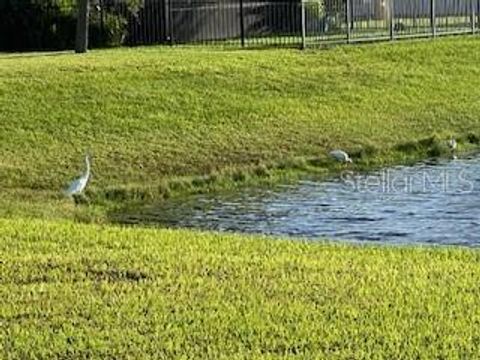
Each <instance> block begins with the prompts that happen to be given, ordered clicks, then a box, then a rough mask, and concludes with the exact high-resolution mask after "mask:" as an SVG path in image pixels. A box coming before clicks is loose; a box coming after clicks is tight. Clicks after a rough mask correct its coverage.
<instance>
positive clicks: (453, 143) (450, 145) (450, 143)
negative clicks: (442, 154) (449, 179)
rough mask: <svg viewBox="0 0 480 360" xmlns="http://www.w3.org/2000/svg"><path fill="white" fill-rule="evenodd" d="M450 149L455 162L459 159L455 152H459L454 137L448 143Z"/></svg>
mask: <svg viewBox="0 0 480 360" xmlns="http://www.w3.org/2000/svg"><path fill="white" fill-rule="evenodd" d="M447 145H448V147H449V148H450V150H451V151H452V158H453V160H455V159H456V158H457V155H455V150H457V140H455V139H454V138H453V137H452V138H451V139H450V140H448V143H447Z"/></svg>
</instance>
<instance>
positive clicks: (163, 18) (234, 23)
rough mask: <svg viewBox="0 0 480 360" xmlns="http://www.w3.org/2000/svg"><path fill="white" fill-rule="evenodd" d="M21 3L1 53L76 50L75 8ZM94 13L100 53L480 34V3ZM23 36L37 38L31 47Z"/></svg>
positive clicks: (334, 2) (183, 6) (0, 21)
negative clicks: (115, 48)
mask: <svg viewBox="0 0 480 360" xmlns="http://www.w3.org/2000/svg"><path fill="white" fill-rule="evenodd" d="M18 1H20V0H0V50H11V49H15V48H17V49H24V48H25V49H29V48H69V47H70V48H71V47H72V46H73V45H72V44H73V41H74V29H75V17H76V14H75V13H76V4H75V2H74V1H75V0H62V2H61V3H60V2H59V1H60V0H44V1H40V2H38V0H37V1H36V0H30V1H33V2H28V1H29V0H22V2H21V3H19V2H18ZM35 1H36V2H35ZM45 1H47V2H45ZM69 1H70V2H69ZM29 7H30V8H29ZM90 9H91V10H90V39H91V41H90V43H91V45H92V46H94V47H95V46H117V45H130V46H135V45H146V44H172V45H173V44H192V43H215V44H221V45H232V46H246V47H253V46H272V45H288V46H298V47H306V46H314V45H320V44H324V43H339V42H357V41H374V40H389V39H390V40H393V39H399V38H407V37H426V36H432V37H434V36H440V35H445V34H461V33H476V32H477V28H478V25H479V21H480V16H479V14H480V0H304V1H301V0H296V1H295V0H279V1H258V0H257V1H255V0H91V5H90ZM2 14H3V17H4V18H2ZM12 14H14V15H15V14H17V17H18V19H17V20H15V16H12ZM18 14H20V15H18ZM19 19H20V20H21V21H20V22H21V23H22V25H21V26H23V28H22V29H21V31H18V29H17V30H15V27H19V26H20V25H19V23H18V21H19ZM15 21H17V23H15ZM9 24H10V25H9ZM9 26H10V27H9ZM2 33H3V34H7V36H5V39H6V41H5V39H3V40H2ZM19 34H23V36H24V37H25V36H26V37H27V38H29V37H31V36H32V34H37V35H35V36H36V38H35V39H33V40H32V39H30V38H29V41H31V42H32V43H33V46H32V44H23V45H24V46H22V41H23V42H25V39H23V38H22V35H19ZM58 38H60V40H59V39H58ZM54 39H55V40H56V43H55V45H52V42H53V41H54ZM49 42H50V43H49Z"/></svg>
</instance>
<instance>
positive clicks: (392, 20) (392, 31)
mask: <svg viewBox="0 0 480 360" xmlns="http://www.w3.org/2000/svg"><path fill="white" fill-rule="evenodd" d="M388 3H389V4H388V6H389V7H390V8H389V13H390V40H392V41H393V40H395V0H389V2H388Z"/></svg>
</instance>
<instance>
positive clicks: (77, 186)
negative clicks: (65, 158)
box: [66, 154, 90, 196]
mask: <svg viewBox="0 0 480 360" xmlns="http://www.w3.org/2000/svg"><path fill="white" fill-rule="evenodd" d="M85 165H86V169H85V172H84V173H83V175H82V176H80V177H79V178H78V179H75V180H73V181H72V183H71V184H70V186H69V187H68V189H67V191H66V194H67V195H68V196H75V195H80V194H81V193H82V192H83V191H84V190H85V188H86V187H87V184H88V180H89V179H90V156H89V155H88V154H87V155H85Z"/></svg>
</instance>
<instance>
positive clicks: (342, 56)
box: [0, 37, 480, 214]
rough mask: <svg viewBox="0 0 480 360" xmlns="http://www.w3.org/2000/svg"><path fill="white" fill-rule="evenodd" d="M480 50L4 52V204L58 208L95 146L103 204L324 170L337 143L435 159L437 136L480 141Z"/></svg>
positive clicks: (366, 154) (468, 40)
mask: <svg viewBox="0 0 480 360" xmlns="http://www.w3.org/2000/svg"><path fill="white" fill-rule="evenodd" d="M479 51H480V39H479V38H477V37H465V38H459V37H457V38H451V39H442V40H438V41H437V40H436V41H420V42H408V43H407V42H405V43H398V44H379V45H378V44H377V45H364V46H358V47H338V48H333V49H330V50H325V51H305V52H301V51H298V50H280V49H272V50H251V51H232V50H224V49H218V48H217V49H207V48H199V47H195V48H188V47H186V48H182V47H180V48H165V47H158V48H155V47H153V48H135V49H115V50H99V51H92V52H90V53H89V54H87V55H85V56H76V55H73V54H53V55H47V54H38V55H35V54H32V55H27V56H23V55H18V56H15V55H13V56H12V55H0V109H1V111H0V124H1V126H0V153H1V154H2V156H1V159H0V189H2V196H1V198H2V199H1V200H0V201H2V202H3V203H4V204H7V206H4V207H3V209H6V208H14V207H15V206H14V205H15V204H16V205H17V207H20V208H21V204H26V203H28V206H27V208H28V207H31V208H33V207H36V208H37V211H36V214H39V213H42V211H43V212H47V213H48V212H49V211H50V210H48V209H44V208H43V207H44V204H45V203H46V202H48V201H50V203H52V202H53V201H54V199H57V200H58V196H59V194H60V192H61V190H62V189H63V188H64V187H65V186H66V184H67V183H68V181H69V180H71V179H72V177H74V176H76V175H77V174H78V173H79V172H80V171H81V170H82V167H83V155H84V153H85V152H86V151H87V150H89V151H91V153H92V154H93V157H94V165H93V178H92V183H91V185H90V197H91V199H92V200H93V201H94V202H95V201H97V200H98V199H102V198H111V199H114V200H118V199H120V200H123V199H125V198H129V197H132V196H133V197H135V195H136V194H137V195H139V198H142V197H145V196H147V197H149V196H150V197H155V196H156V195H160V196H164V195H165V194H168V193H169V192H172V191H173V192H175V191H177V190H178V191H180V192H181V191H182V189H184V188H188V187H189V186H191V185H192V184H193V186H198V187H202V186H204V185H205V184H207V185H209V186H210V184H211V183H216V182H221V179H225V178H226V177H228V178H229V179H230V180H232V179H233V181H244V180H245V179H246V178H247V179H248V177H249V176H250V175H252V177H255V176H256V175H258V174H260V175H261V176H269V174H270V173H271V172H274V171H276V169H288V168H292V169H297V168H307V170H309V167H312V166H313V167H316V168H317V170H318V169H320V170H319V171H323V170H324V168H328V167H329V166H330V165H328V164H327V165H325V162H324V159H325V158H326V154H327V153H328V151H330V150H332V149H335V148H343V149H345V150H347V151H350V152H352V153H353V154H354V155H355V154H356V155H358V156H357V158H358V159H357V160H358V161H357V163H358V164H360V166H362V164H363V166H368V164H370V163H376V164H388V163H392V162H398V161H403V160H404V159H405V158H409V157H412V153H414V154H415V156H426V154H425V151H424V150H425V149H424V148H423V147H420V148H421V149H420V150H421V151H420V150H419V149H417V147H416V145H415V144H418V141H421V140H423V139H428V138H432V136H433V137H434V138H435V137H436V138H437V139H440V140H442V141H443V139H447V138H449V136H450V135H454V136H457V137H459V138H461V139H467V138H468V139H470V140H472V139H473V140H475V141H477V142H478V135H479V134H480V121H479V120H480V118H479V117H480V115H479V114H480V101H478V99H479V98H480V86H479V85H480V80H479V79H480V76H479V75H480V67H479V66H478V56H477V55H478V53H479ZM417 150H418V151H417ZM422 151H423V152H422ZM419 152H422V153H421V154H419ZM224 174H227V176H224ZM184 178H187V179H189V180H185V181H184V180H182V179H184ZM179 179H180V180H179ZM219 179H220V180H219ZM125 189H130V190H128V191H127V190H125ZM132 194H133V195H132ZM18 199H22V202H19V201H18ZM19 204H20V205H19ZM57 205H58V204H56V205H55V206H57ZM58 206H59V208H60V210H59V212H62V211H67V210H66V207H67V205H58ZM23 210H25V209H23ZM23 210H22V211H21V212H22V213H25V212H27V213H28V211H27V210H25V211H23ZM4 212H5V210H4Z"/></svg>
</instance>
